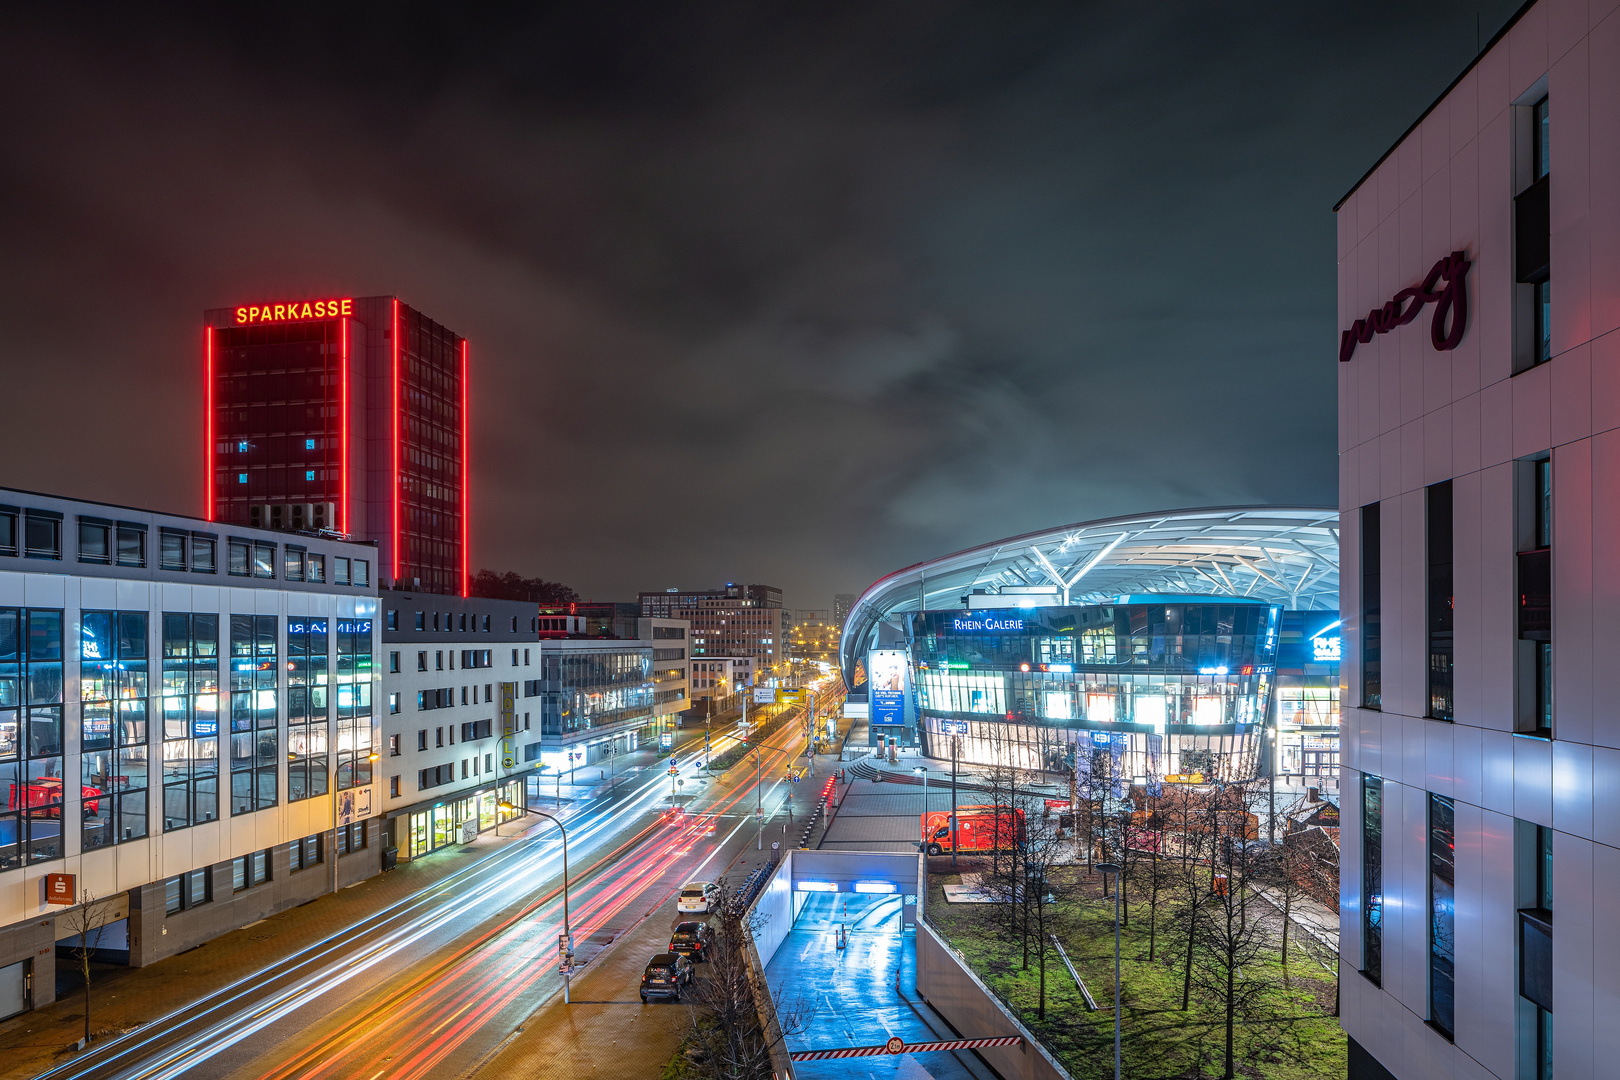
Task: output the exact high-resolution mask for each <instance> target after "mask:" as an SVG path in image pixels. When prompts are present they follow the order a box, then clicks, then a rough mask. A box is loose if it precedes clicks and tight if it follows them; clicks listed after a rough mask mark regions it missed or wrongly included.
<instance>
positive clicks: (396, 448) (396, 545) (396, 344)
mask: <svg viewBox="0 0 1620 1080" xmlns="http://www.w3.org/2000/svg"><path fill="white" fill-rule="evenodd" d="M393 338H394V438H393V443H394V473H393V477H392V479H393V488H394V495H393V498H394V587H395V588H398V587H399V440H400V434H401V430H400V428H401V425H400V422H399V297H397V296H396V297H394V329H393Z"/></svg>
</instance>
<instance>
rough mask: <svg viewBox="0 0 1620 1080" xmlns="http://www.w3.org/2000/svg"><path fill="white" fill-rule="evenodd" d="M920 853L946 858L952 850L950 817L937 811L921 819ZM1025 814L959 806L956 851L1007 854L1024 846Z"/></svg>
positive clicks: (1000, 808)
mask: <svg viewBox="0 0 1620 1080" xmlns="http://www.w3.org/2000/svg"><path fill="white" fill-rule="evenodd" d="M921 827H922V840H921V842H920V843H919V844H918V845H917V847H918V848H919V850H926V851H927V852H928V854H930V855H943V854H944V853H946V852H948V851H951V850H953V848H952V846H951V841H952V836H951V815H950V813H949V812H947V811H944V810H936V811H933V812H930V813H927V814H923V815H922V820H921ZM1024 836H1025V833H1024V812H1023V811H1022V810H1017V809H1014V808H1013V807H1011V806H959V807H957V808H956V836H955V838H954V839H955V841H956V846H955V848H954V850H955V851H957V852H960V853H962V854H964V855H974V854H981V853H988V852H992V851H996V850H998V849H999V850H1002V851H1007V850H1010V849H1011V848H1012V847H1013V846H1014V845H1017V846H1018V847H1020V848H1021V847H1023V845H1024Z"/></svg>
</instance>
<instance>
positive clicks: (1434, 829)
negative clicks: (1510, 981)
mask: <svg viewBox="0 0 1620 1080" xmlns="http://www.w3.org/2000/svg"><path fill="white" fill-rule="evenodd" d="M1456 857H1457V829H1456V809H1455V807H1454V806H1453V804H1452V801H1451V800H1450V799H1448V798H1446V797H1445V796H1443V795H1435V794H1433V793H1431V794H1430V795H1429V1023H1430V1024H1431V1025H1432V1026H1433V1027H1434V1028H1435V1029H1436V1030H1438V1031H1439V1032H1440V1033H1441V1034H1442V1035H1444V1036H1445V1037H1446V1038H1448V1039H1450V1038H1454V1037H1455V1034H1456V1030H1457V1023H1456V1008H1455V998H1456V989H1455V985H1454V980H1455V978H1456V959H1457V902H1456V881H1457V875H1456Z"/></svg>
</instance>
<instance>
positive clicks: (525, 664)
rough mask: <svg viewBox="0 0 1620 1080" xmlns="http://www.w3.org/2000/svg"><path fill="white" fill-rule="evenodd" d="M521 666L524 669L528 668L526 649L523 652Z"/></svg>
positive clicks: (527, 652)
mask: <svg viewBox="0 0 1620 1080" xmlns="http://www.w3.org/2000/svg"><path fill="white" fill-rule="evenodd" d="M523 666H524V667H528V666H529V650H528V649H524V650H523Z"/></svg>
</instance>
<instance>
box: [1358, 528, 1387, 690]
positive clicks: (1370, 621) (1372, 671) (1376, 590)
mask: <svg viewBox="0 0 1620 1080" xmlns="http://www.w3.org/2000/svg"><path fill="white" fill-rule="evenodd" d="M1379 518H1380V513H1379V504H1378V503H1369V504H1368V505H1366V506H1363V507H1362V508H1361V706H1362V708H1364V709H1381V708H1383V705H1384V684H1383V675H1382V667H1381V664H1380V662H1379V655H1380V639H1381V635H1382V633H1383V626H1382V622H1383V620H1382V610H1381V600H1382V596H1381V592H1380V590H1381V588H1382V585H1381V580H1380V578H1381V574H1380V569H1381V563H1382V555H1381V552H1380V550H1379V549H1380V546H1381V544H1382V543H1383V537H1382V531H1381V529H1380V521H1379Z"/></svg>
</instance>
